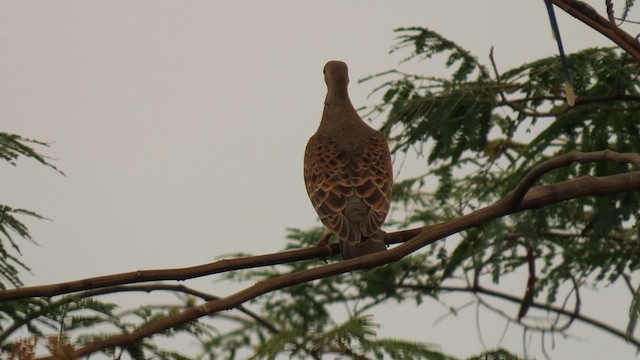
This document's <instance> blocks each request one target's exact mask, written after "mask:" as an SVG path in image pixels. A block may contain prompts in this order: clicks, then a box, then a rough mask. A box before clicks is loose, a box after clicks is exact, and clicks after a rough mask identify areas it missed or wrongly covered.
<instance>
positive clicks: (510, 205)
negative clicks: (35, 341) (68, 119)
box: [73, 153, 640, 357]
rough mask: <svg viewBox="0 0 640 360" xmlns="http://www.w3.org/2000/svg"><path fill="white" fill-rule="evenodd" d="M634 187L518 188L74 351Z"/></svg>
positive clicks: (631, 181)
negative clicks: (495, 223) (383, 243)
mask: <svg viewBox="0 0 640 360" xmlns="http://www.w3.org/2000/svg"><path fill="white" fill-rule="evenodd" d="M589 154H590V153H586V154H578V159H584V158H589V156H590V155H589ZM616 154H617V153H616ZM616 156H622V157H626V156H629V155H628V154H617V155H616ZM632 157H633V156H632ZM553 160H554V159H551V160H549V161H553ZM543 168H548V169H549V170H551V169H554V168H555V167H553V166H549V167H544V166H543ZM536 171H540V170H535V171H532V172H534V173H535V172H536ZM531 177H533V178H534V180H535V178H536V176H534V175H530V174H528V175H527V176H526V178H531ZM529 186H530V185H527V186H526V188H527V189H528V188H529ZM518 188H522V186H519V187H518ZM631 190H640V172H631V173H624V174H618V175H611V176H606V177H591V176H585V177H581V178H577V179H574V180H569V181H565V182H561V183H557V184H552V185H545V186H539V187H535V188H531V189H529V190H528V191H527V192H526V194H525V195H524V197H522V200H521V201H519V200H520V199H519V198H518V197H516V196H515V194H516V193H515V192H512V193H509V194H508V195H507V196H506V197H505V198H504V199H502V200H500V201H498V202H497V203H495V204H493V205H490V206H487V207H485V208H482V209H479V210H477V211H474V212H472V213H469V214H467V215H464V216H461V217H459V218H456V219H452V220H450V221H447V222H444V223H441V224H436V225H432V226H428V227H424V228H421V229H419V234H417V235H416V236H415V237H413V238H411V239H410V240H408V241H406V242H405V243H404V244H401V245H399V246H397V247H395V248H393V249H390V250H388V251H384V252H378V253H374V254H370V255H367V256H362V257H358V258H354V259H349V260H345V261H342V262H337V263H332V264H328V265H324V266H319V267H316V268H311V269H307V270H302V271H298V272H295V273H291V274H287V275H282V276H278V277H275V278H272V279H268V280H263V281H260V282H258V283H256V284H254V285H252V286H249V287H247V288H245V289H243V290H241V291H238V292H236V293H234V294H232V295H229V296H227V297H225V298H221V299H219V300H212V301H208V302H205V303H203V304H201V305H198V306H194V307H191V308H189V309H186V310H184V311H182V312H181V313H178V314H175V315H173V316H170V317H167V318H163V319H160V320H157V321H154V322H151V323H148V324H146V325H143V326H141V327H140V328H138V329H137V330H136V331H134V332H132V333H130V334H123V335H118V336H114V337H111V338H108V339H105V340H101V341H96V342H93V343H90V344H88V345H86V346H85V347H83V348H80V349H77V350H75V351H74V352H73V356H74V357H80V356H85V355H89V354H91V353H94V352H96V351H100V350H104V349H108V348H113V347H117V346H127V345H130V344H134V343H136V342H138V341H140V340H142V339H144V338H146V337H150V336H152V335H154V334H157V333H160V332H162V331H165V330H167V329H170V328H172V327H174V326H177V325H180V324H184V323H186V322H189V321H193V320H196V319H198V318H200V317H203V316H206V315H211V314H213V313H216V312H218V311H222V310H228V309H231V308H234V307H237V306H239V305H240V304H242V303H244V302H246V301H249V300H251V299H254V298H256V297H258V296H260V295H263V294H265V293H268V292H272V291H275V290H278V289H282V288H285V287H289V286H293V285H297V284H301V283H304V282H309V281H313V280H317V279H321V278H325V277H329V276H333V275H338V274H343V273H346V272H350V271H354V270H360V269H368V268H373V267H376V266H381V265H384V264H388V263H391V262H395V261H398V260H400V259H402V258H403V257H405V256H407V255H409V254H411V253H413V252H415V251H417V250H419V249H421V248H423V247H425V246H427V245H429V244H432V243H434V242H436V241H438V240H440V239H443V238H445V237H447V236H450V235H453V234H455V233H458V232H460V231H464V230H466V229H469V228H472V227H477V226H480V225H482V224H484V223H487V222H489V221H491V220H494V219H497V218H500V217H502V216H505V215H508V214H513V213H516V212H519V211H522V210H525V209H532V208H538V207H542V206H546V205H551V204H555V203H558V202H561V201H565V200H568V199H573V198H577V197H583V196H594V195H595V196H597V195H605V194H614V193H619V192H624V191H631ZM413 231H415V230H412V231H409V232H405V233H404V234H411V235H413V234H414V232H413ZM327 251H328V250H327ZM265 257H267V256H265ZM238 260H241V259H238Z"/></svg>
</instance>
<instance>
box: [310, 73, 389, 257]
mask: <svg viewBox="0 0 640 360" xmlns="http://www.w3.org/2000/svg"><path fill="white" fill-rule="evenodd" d="M324 81H325V82H326V83H327V96H326V98H325V101H324V111H323V113H322V120H321V121H320V127H318V130H317V131H316V133H315V134H314V135H313V136H312V137H311V139H309V143H308V144H307V148H306V151H305V155H304V180H305V184H306V186H307V193H308V194H309V198H310V199H311V203H312V204H313V207H314V208H315V209H316V212H317V213H318V215H319V216H320V220H321V221H322V223H323V224H324V225H325V226H326V227H327V228H328V230H329V232H328V233H325V235H323V237H322V238H321V239H320V242H319V243H320V244H324V245H326V244H327V241H328V238H329V236H330V235H331V233H332V234H335V235H336V236H337V237H338V238H339V239H340V251H341V253H342V257H343V259H350V258H354V257H358V256H362V255H367V254H370V253H374V252H378V251H383V250H386V245H385V243H384V232H383V231H381V230H380V227H381V226H382V224H383V223H384V220H385V218H386V217H387V213H388V212H389V203H390V200H391V185H392V183H393V174H392V172H393V169H392V165H391V155H390V154H389V146H388V145H387V141H386V140H385V138H384V136H382V134H381V133H380V132H378V131H376V130H374V129H373V128H371V127H370V126H369V125H367V124H366V123H365V122H364V121H363V120H362V119H361V118H360V116H359V115H358V113H357V112H356V110H355V109H354V107H353V105H352V104H351V100H350V99H349V94H348V92H347V85H348V84H349V74H348V69H347V64H345V63H344V62H342V61H329V62H328V63H327V64H326V65H325V66H324Z"/></svg>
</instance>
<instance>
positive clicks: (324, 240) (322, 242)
mask: <svg viewBox="0 0 640 360" xmlns="http://www.w3.org/2000/svg"><path fill="white" fill-rule="evenodd" d="M331 235H333V234H332V233H331V232H330V231H329V230H325V231H324V233H323V234H322V236H320V239H318V241H317V242H316V246H324V247H325V248H327V251H329V256H332V255H333V250H332V249H331V244H329V238H330V237H331ZM323 260H324V262H327V261H326V259H323Z"/></svg>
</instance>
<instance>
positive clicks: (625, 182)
mask: <svg viewBox="0 0 640 360" xmlns="http://www.w3.org/2000/svg"><path fill="white" fill-rule="evenodd" d="M604 160H610V161H615V162H620V163H632V164H635V165H636V166H639V167H640V154H634V153H624V154H623V153H617V152H614V151H610V150H605V151H596V152H590V153H581V152H578V151H572V152H570V153H568V154H565V155H561V156H559V157H555V158H552V159H549V160H547V161H545V162H544V163H542V164H540V165H538V166H536V167H534V168H533V169H532V170H531V171H530V172H529V173H528V174H527V175H526V176H525V177H524V178H523V180H522V181H521V183H520V184H519V185H518V186H517V188H516V190H515V191H514V192H513V193H512V195H510V196H508V197H507V198H505V199H504V200H503V201H505V200H509V201H513V204H512V206H516V207H517V203H518V202H519V201H520V199H521V198H522V195H524V193H527V197H528V199H527V201H524V202H523V203H522V204H521V205H520V206H521V207H522V208H521V210H524V209H533V208H538V207H541V206H545V205H548V204H550V201H551V203H555V202H559V201H564V200H567V199H572V198H577V197H582V196H587V195H604V194H608V193H615V192H622V191H629V190H637V189H638V188H637V187H634V186H636V185H637V183H636V182H637V181H638V180H637V177H638V173H626V174H619V175H612V176H606V177H590V176H586V177H582V178H578V179H574V180H568V181H565V182H561V183H557V184H552V185H545V186H539V187H536V188H533V189H530V187H531V186H532V185H533V183H535V181H536V180H537V179H538V178H540V177H541V176H542V175H544V174H545V173H546V172H549V171H551V170H554V169H557V168H559V167H562V166H567V165H569V164H571V163H572V162H579V163H586V162H594V161H604ZM527 190H529V192H527ZM496 205H497V204H496ZM494 206H495V205H494ZM469 215H471V214H469ZM469 215H467V216H469ZM452 221H455V220H452ZM450 222H451V221H450ZM450 222H447V223H444V224H441V225H440V226H442V225H445V224H448V223H450ZM428 228H429V227H423V228H417V229H411V230H404V231H399V232H395V233H390V234H387V236H386V239H385V240H386V242H387V244H395V243H401V242H405V241H407V240H409V239H411V238H413V237H415V236H417V235H418V234H420V233H421V232H423V231H425V230H427V229H428ZM330 251H331V253H333V254H336V253H339V252H340V250H339V247H338V245H337V244H333V245H332V246H331V250H330ZM330 251H329V249H327V248H326V247H325V246H316V247H312V248H307V249H300V250H292V251H285V252H280V253H272V254H266V255H258V256H250V257H245V258H238V259H224V260H219V261H216V262H214V263H209V264H204V265H198V266H192V267H186V268H176V269H160V270H139V271H132V272H128V273H121V274H115V275H107V276H99V277H95V278H87V279H82V280H76V281H69V282H65V283H59V284H51V285H40V286H31V287H24V288H18V289H10V290H4V291H0V301H6V300H14V299H22V298H29V297H37V296H55V295H61V294H69V293H73V292H77V291H83V290H90V289H96V288H101V287H108V286H116V285H123V284H131V283H140V282H149V281H160V280H178V281H180V280H186V279H192V278H196V277H201V276H206V275H213V274H218V273H223V272H227V271H233V270H239V269H250V268H254V267H262V266H270V265H278V264H284V263H289V262H296V261H301V260H309V259H314V258H324V257H327V256H330V255H331V254H330Z"/></svg>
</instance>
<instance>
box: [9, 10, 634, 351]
mask: <svg viewBox="0 0 640 360" xmlns="http://www.w3.org/2000/svg"><path fill="white" fill-rule="evenodd" d="M590 3H591V4H592V6H594V7H595V8H596V9H598V10H599V11H600V12H601V13H603V12H604V9H603V7H604V4H603V2H600V1H590ZM557 13H558V18H559V21H560V28H561V31H562V36H563V39H564V41H565V48H566V50H567V51H568V52H572V51H576V50H579V49H582V48H585V47H589V46H602V45H611V43H610V42H609V41H608V40H607V39H606V38H604V37H603V36H601V35H599V34H597V33H595V32H594V31H593V30H591V29H590V28H588V27H586V26H585V25H584V24H582V23H579V22H578V21H576V20H575V19H573V18H571V17H569V16H566V15H565V14H564V13H563V12H562V11H560V10H557ZM636 13H637V12H636ZM635 20H638V19H637V18H636V19H635ZM0 26H1V27H2V31H0V119H1V120H0V124H1V127H0V131H4V132H10V133H17V134H20V135H23V136H26V137H30V138H35V139H38V140H42V141H46V142H51V143H52V144H51V148H48V149H42V151H43V152H44V153H45V154H47V155H49V156H51V157H52V158H53V159H55V160H54V161H53V162H54V164H55V165H56V166H57V167H59V168H60V169H61V170H63V171H64V172H65V173H66V175H67V176H66V177H63V176H61V175H59V174H57V173H55V172H54V171H52V170H50V169H48V168H45V167H42V166H38V165H37V164H36V163H35V162H33V161H21V162H20V163H19V166H18V167H11V166H8V165H5V164H1V165H0V171H2V176H1V177H0V191H1V193H0V203H2V204H7V205H10V206H13V207H21V208H26V209H30V210H34V211H36V212H38V213H40V214H42V215H44V216H46V217H48V218H50V219H52V220H53V221H31V220H29V221H28V222H27V223H28V225H29V227H30V229H31V231H32V233H33V235H34V237H35V239H36V240H37V241H38V242H39V243H40V244H41V247H38V246H32V245H29V244H26V243H24V244H23V246H22V251H23V254H24V260H25V262H26V263H27V264H28V265H29V266H31V267H32V269H33V275H31V274H25V275H24V276H23V279H24V281H25V282H26V284H27V285H36V284H45V283H51V282H60V281H65V280H74V279H79V278H84V277H90V276H96V275H106V274H112V273H117V272H125V271H131V270H138V269H152V268H171V267H182V266H190V265H196V264H201V263H207V262H210V261H212V260H213V259H214V258H216V257H217V256H219V255H221V254H226V253H233V252H250V253H254V254H260V253H269V252H274V251H277V250H279V249H281V248H282V247H283V245H284V243H285V234H286V230H285V229H286V228H287V227H298V228H308V227H311V226H316V225H318V224H319V221H318V220H317V216H316V214H315V212H314V211H313V209H312V207H311V205H310V202H309V199H308V198H307V195H306V192H305V190H304V185H303V179H302V158H303V152H304V147H305V144H306V142H307V140H308V138H309V137H310V136H311V135H312V134H313V133H314V132H315V130H316V128H317V126H318V124H319V120H320V115H321V112H322V103H323V99H324V94H325V84H324V82H323V77H322V67H323V65H324V63H325V62H326V61H328V60H332V59H338V60H343V61H345V62H347V63H348V64H349V66H350V73H351V74H350V75H351V76H350V77H351V79H352V81H351V85H350V94H351V98H352V101H353V103H354V105H355V106H356V107H359V106H363V105H372V104H374V103H375V102H376V101H377V100H378V99H379V98H378V97H376V96H373V97H370V98H368V97H367V95H368V94H369V93H370V92H371V91H372V90H373V89H374V87H375V86H376V85H378V84H379V83H376V82H366V83H363V84H358V83H357V80H358V79H361V78H363V77H365V76H367V75H370V74H373V73H378V72H382V71H385V70H388V69H391V68H394V67H396V66H397V64H398V63H399V61H400V60H401V59H402V58H403V57H404V56H406V55H407V53H398V54H393V55H389V50H390V49H391V47H392V46H393V45H394V37H395V36H396V35H395V34H394V32H393V31H392V30H393V29H394V28H397V27H403V26H406V27H408V26H426V27H429V28H431V29H433V30H436V31H438V32H440V33H441V34H443V35H444V36H446V37H448V38H449V39H452V40H454V41H455V42H457V43H458V44H460V45H461V46H463V47H465V48H467V49H469V50H471V51H472V52H473V53H474V54H475V55H476V56H478V57H479V58H480V59H481V61H483V62H485V63H486V64H488V63H489V62H488V54H489V49H490V47H491V46H494V48H495V50H494V52H495V58H496V61H497V64H498V66H499V68H500V69H501V70H502V71H504V70H507V69H509V68H511V67H513V66H517V65H520V64H522V63H523V62H527V61H532V60H535V59H538V58H541V57H544V56H551V55H555V54H556V53H557V48H556V45H555V43H554V42H553V41H552V38H551V35H550V28H549V22H548V18H547V14H546V12H545V8H544V4H543V2H542V1H524V0H518V1H514V0H501V1H473V2H471V1H470V2H445V1H424V0H423V1H399V2H391V1H381V0H377V1H371V0H370V1H338V0H333V1H314V2H312V1H300V0H298V1H293V0H291V1H235V2H224V3H223V2H214V1H180V2H178V1H120V2H107V1H55V2H54V1H48V2H46V1H29V2H26V1H24V2H17V1H2V2H0ZM419 67H420V70H421V71H422V72H423V73H424V74H428V75H441V74H444V73H445V71H446V70H445V69H444V68H443V67H442V66H440V65H439V64H438V63H429V62H424V63H421V64H420V65H419ZM415 68H416V67H414V69H415ZM421 161H422V160H419V159H413V158H409V159H407V161H406V163H407V164H406V165H405V167H406V168H407V171H410V169H411V168H412V167H417V166H419V165H420V162H421ZM412 162H414V164H412ZM399 177H400V178H402V177H403V174H402V173H400V175H399ZM210 282H211V279H205V280H204V282H202V281H201V282H200V284H205V286H206V284H210ZM524 283H525V280H524V279H520V280H518V281H517V282H514V284H513V286H512V287H509V286H511V285H509V284H506V285H505V286H504V287H501V288H500V289H501V290H504V291H510V292H512V293H514V294H520V293H521V292H522V291H523V289H524ZM188 284H190V283H188ZM204 289H205V290H208V289H207V288H206V287H205V288H204ZM216 291H218V292H216V294H217V295H225V294H228V292H227V293H225V288H221V287H220V285H216ZM227 291H230V290H229V289H227ZM609 291H610V292H609ZM612 294H615V290H607V291H605V292H601V293H600V294H593V295H592V294H589V296H590V297H586V298H583V301H584V309H586V310H585V311H587V310H589V309H590V310H593V311H592V312H591V313H590V314H591V315H595V316H598V317H599V318H600V319H604V320H607V321H612V322H613V323H614V324H617V325H618V326H624V325H625V320H626V315H625V314H626V312H627V309H628V304H629V303H628V301H629V299H628V298H622V297H620V296H617V295H616V296H614V295H612ZM584 296H586V295H584ZM452 298H453V297H451V296H449V297H445V298H444V299H445V300H447V299H452ZM143 299H144V298H143ZM456 299H457V300H454V303H458V304H462V303H465V302H467V301H469V300H470V298H469V297H466V296H464V295H459V296H457V298H456ZM591 299H593V300H591ZM143 301H144V300H143ZM590 301H592V302H590ZM445 313H446V309H444V308H443V307H442V306H440V305H438V304H437V303H435V302H433V301H426V302H425V303H424V304H423V305H422V306H421V307H420V308H418V309H417V310H416V309H414V308H413V307H412V306H411V305H408V304H407V305H405V304H402V306H398V305H396V304H389V305H387V306H385V308H384V311H382V312H380V313H377V314H376V317H375V319H374V320H375V321H376V322H378V323H380V324H381V325H382V327H381V329H380V334H381V335H382V336H393V337H408V338H411V339H414V340H419V341H425V342H431V343H436V344H441V345H442V347H443V350H444V351H445V352H448V353H451V354H454V355H458V356H465V355H470V354H474V353H478V352H480V351H481V350H482V345H481V343H480V341H479V340H478V336H477V329H476V315H475V314H476V313H475V310H474V309H472V308H468V309H467V310H465V311H463V312H462V314H461V315H460V316H458V317H449V318H448V319H446V320H444V321H442V322H441V323H439V324H438V325H437V326H434V321H435V320H436V319H438V318H439V317H440V316H442V315H443V314H445ZM397 314H403V315H402V316H397ZM406 316H411V317H410V320H407V319H406ZM480 321H481V327H482V329H483V332H482V335H483V337H484V340H485V343H486V344H487V346H488V347H490V348H493V347H496V346H499V345H502V346H506V347H509V348H510V349H511V350H513V351H516V352H519V353H522V332H521V331H520V330H519V328H518V327H517V326H515V325H511V326H510V328H509V329H510V333H509V335H508V336H507V337H506V338H505V340H504V341H503V342H502V343H501V344H500V343H499V342H498V341H499V338H500V335H501V333H502V331H503V328H504V325H505V323H504V321H502V320H500V319H499V318H496V317H495V316H492V315H491V314H489V313H486V312H481V313H480ZM572 334H575V335H576V336H577V338H574V339H569V340H564V339H562V338H560V337H559V338H558V339H557V340H558V341H557V342H556V343H555V349H553V350H552V349H549V350H548V351H549V354H550V355H551V357H552V358H554V359H569V358H575V359H578V358H580V359H601V358H604V357H606V358H611V359H614V358H615V359H624V358H631V357H633V356H635V351H634V349H633V348H632V347H631V346H629V345H626V344H625V343H624V342H622V341H620V340H619V339H615V338H612V337H610V336H609V335H607V334H604V333H602V332H599V331H592V330H591V329H589V328H588V327H584V326H581V325H577V326H576V327H575V329H574V331H572ZM536 339H537V340H536ZM530 350H531V352H530V355H531V356H535V357H536V358H543V356H542V353H541V352H540V350H539V337H537V338H536V337H534V341H533V342H532V344H531V346H530ZM611 356H613V357H611Z"/></svg>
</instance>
